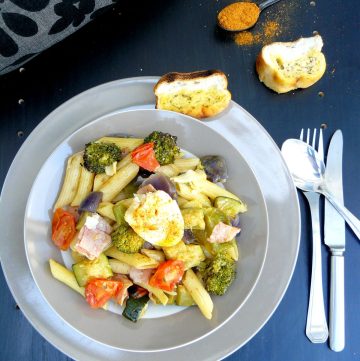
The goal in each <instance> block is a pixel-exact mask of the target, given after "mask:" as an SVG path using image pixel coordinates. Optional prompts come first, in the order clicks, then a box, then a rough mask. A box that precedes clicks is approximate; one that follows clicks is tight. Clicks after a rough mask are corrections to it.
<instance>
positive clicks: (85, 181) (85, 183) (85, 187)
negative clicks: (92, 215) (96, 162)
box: [71, 167, 95, 207]
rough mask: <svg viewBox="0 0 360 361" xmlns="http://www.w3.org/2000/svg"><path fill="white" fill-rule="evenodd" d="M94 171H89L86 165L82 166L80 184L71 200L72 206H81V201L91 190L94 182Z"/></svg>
mask: <svg viewBox="0 0 360 361" xmlns="http://www.w3.org/2000/svg"><path fill="white" fill-rule="evenodd" d="M94 176H95V175H94V173H91V172H89V171H88V170H87V169H86V168H85V167H81V172H80V178H79V186H78V189H77V191H76V194H75V197H74V199H73V200H72V202H71V206H73V207H76V206H80V203H81V202H82V201H83V200H84V199H85V198H86V197H87V195H88V194H89V193H90V192H91V189H92V188H93V183H94Z"/></svg>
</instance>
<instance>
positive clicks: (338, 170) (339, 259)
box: [324, 130, 345, 351]
mask: <svg viewBox="0 0 360 361" xmlns="http://www.w3.org/2000/svg"><path fill="white" fill-rule="evenodd" d="M342 152H343V136H342V132H341V130H337V131H336V132H335V133H334V135H333V136H332V139H331V142H330V146H329V150H328V154H327V162H326V170H325V181H326V184H327V187H328V189H329V191H330V192H332V193H333V195H334V196H335V197H336V198H337V199H338V200H339V201H340V202H341V203H342V204H344V195H343V185H342ZM324 235H325V237H324V241H325V244H326V245H327V246H328V247H329V248H330V251H331V273H330V312H329V313H330V315H329V324H330V325H329V339H330V348H331V349H332V350H333V351H342V350H343V349H344V347H345V302H344V252H345V222H344V220H343V218H342V217H341V216H340V215H339V214H338V212H337V211H336V210H335V209H334V208H333V206H332V205H331V204H330V203H329V201H327V200H325V221H324Z"/></svg>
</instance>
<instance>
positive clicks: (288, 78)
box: [256, 35, 326, 93]
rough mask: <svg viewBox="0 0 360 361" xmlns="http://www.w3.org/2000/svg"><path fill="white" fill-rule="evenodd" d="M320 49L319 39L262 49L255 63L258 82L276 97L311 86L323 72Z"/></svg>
mask: <svg viewBox="0 0 360 361" xmlns="http://www.w3.org/2000/svg"><path fill="white" fill-rule="evenodd" d="M322 47H323V41H322V38H321V36H320V35H316V36H313V37H311V38H300V39H299V40H297V41H294V42H289V43H272V44H269V45H266V46H264V47H263V49H262V50H261V52H260V54H259V55H258V57H257V59H256V70H257V72H258V74H259V79H260V81H262V82H263V83H264V84H265V85H266V86H267V87H269V88H270V89H272V90H274V91H276V92H277V93H286V92H288V91H290V90H293V89H297V88H307V87H309V86H311V85H313V84H314V83H316V82H317V81H318V80H319V79H320V78H321V77H322V76H323V74H324V72H325V69H326V61H325V56H324V54H323V53H322V52H321V49H322Z"/></svg>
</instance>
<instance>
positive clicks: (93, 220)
mask: <svg viewBox="0 0 360 361" xmlns="http://www.w3.org/2000/svg"><path fill="white" fill-rule="evenodd" d="M85 226H86V227H87V228H89V229H96V230H98V231H102V232H105V233H107V234H110V233H111V231H112V227H111V226H110V224H109V223H108V222H106V221H105V219H104V218H102V217H101V216H99V215H98V214H97V213H95V214H93V215H92V216H88V217H87V218H86V222H85Z"/></svg>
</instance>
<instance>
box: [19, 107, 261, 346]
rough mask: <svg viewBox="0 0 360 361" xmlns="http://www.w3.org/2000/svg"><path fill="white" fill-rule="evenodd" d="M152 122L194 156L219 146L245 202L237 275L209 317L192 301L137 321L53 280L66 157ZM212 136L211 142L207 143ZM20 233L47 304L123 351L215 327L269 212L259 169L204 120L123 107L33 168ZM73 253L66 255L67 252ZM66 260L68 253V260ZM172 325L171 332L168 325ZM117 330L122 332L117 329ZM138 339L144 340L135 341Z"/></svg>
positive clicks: (231, 307)
mask: <svg viewBox="0 0 360 361" xmlns="http://www.w3.org/2000/svg"><path fill="white" fill-rule="evenodd" d="M154 130H159V131H162V132H165V133H170V134H173V135H176V136H177V138H178V140H177V143H178V145H179V146H180V147H181V148H182V149H184V150H186V151H188V152H190V153H191V154H194V155H197V156H199V157H202V156H205V155H209V154H216V155H220V156H222V157H223V158H224V159H225V161H226V164H227V168H228V174H229V178H228V180H227V182H226V187H227V189H228V190H229V191H231V192H233V193H235V194H236V195H238V196H239V197H240V199H241V200H243V201H244V202H245V203H246V204H247V205H248V211H247V212H246V213H244V214H242V215H241V219H240V222H241V229H242V230H241V233H240V236H239V237H238V244H239V246H238V247H239V253H240V258H239V261H238V262H237V276H236V279H235V280H234V282H233V284H232V285H231V287H230V288H229V290H228V292H226V294H225V295H223V296H221V297H215V296H213V297H212V299H213V302H214V310H213V317H212V319H211V320H207V319H205V318H204V316H203V315H202V314H201V312H200V311H199V309H198V308H197V307H188V308H179V307H176V306H167V307H164V306H159V305H150V306H149V309H148V310H147V311H146V313H145V316H144V318H142V319H141V321H139V322H137V323H136V324H135V323H132V322H130V321H129V320H127V319H125V318H123V317H121V316H119V315H117V314H116V313H121V310H120V309H119V308H120V307H117V308H116V307H115V305H112V310H113V312H109V311H108V312H107V311H104V310H102V309H100V310H96V311H95V310H92V309H91V308H90V307H89V305H88V304H87V303H86V302H85V301H84V299H83V298H82V297H81V296H80V295H78V294H77V293H75V292H74V291H73V290H71V289H70V288H68V287H67V286H65V285H63V284H62V283H59V282H58V281H56V280H54V278H53V277H52V276H51V273H50V269H49V259H55V260H57V261H58V262H59V263H61V264H66V266H68V267H71V266H72V263H74V262H73V261H71V260H70V259H69V257H66V256H68V253H69V252H61V251H60V250H59V249H58V248H57V247H55V246H54V244H53V243H52V242H51V235H50V232H51V221H50V217H49V215H51V214H52V209H53V206H54V204H55V202H56V198H57V195H58V193H59V190H60V188H61V184H62V179H63V177H64V168H65V165H66V161H67V159H68V157H70V156H71V155H72V154H74V153H76V152H79V151H81V150H83V149H84V145H85V144H87V143H89V142H90V141H94V140H96V139H99V138H101V137H103V136H106V135H114V134H126V133H131V135H134V136H135V137H137V138H144V137H145V136H147V135H148V134H150V133H151V132H152V131H154ZM209 144H211V146H210V145H209ZM24 238H25V250H26V254H27V259H28V262H29V265H30V270H31V273H32V275H33V277H34V280H35V282H36V284H37V285H38V287H39V289H40V291H41V293H42V294H43V296H44V297H45V299H46V300H47V301H48V303H49V304H50V306H51V307H52V308H53V309H54V310H55V311H56V312H57V313H58V314H59V315H60V316H61V317H62V318H63V319H64V320H65V321H66V322H67V323H68V324H69V325H71V326H72V327H74V328H75V329H76V330H77V331H79V332H81V333H83V334H84V335H86V336H89V337H91V338H92V339H94V340H95V341H98V342H101V343H103V344H105V345H108V346H112V347H116V348H120V349H122V350H128V351H139V352H140V351H141V352H149V351H164V350H167V349H172V348H176V347H180V346H183V345H185V344H189V343H192V342H195V341H196V340H198V339H200V338H202V337H205V336H206V335H208V334H210V333H212V332H214V331H215V330H216V329H217V328H218V327H220V326H221V325H223V324H224V323H225V322H226V321H227V320H228V319H229V318H231V317H232V316H233V315H234V313H235V312H236V311H237V310H238V309H239V308H240V307H241V305H242V304H243V303H244V302H245V300H246V299H247V298H248V297H249V295H250V294H251V291H252V290H253V289H254V287H255V285H256V282H257V280H258V278H259V276H260V273H261V269H262V267H263V264H264V261H265V255H266V249H267V241H268V217H267V211H266V206H265V201H264V197H263V195H262V193H261V189H260V186H259V184H258V182H257V180H256V177H255V175H254V173H253V171H252V170H251V168H250V167H249V166H248V164H247V162H246V160H245V159H244V158H243V157H242V155H241V154H240V153H239V151H238V150H237V149H236V148H235V147H234V146H233V145H232V144H231V143H230V142H228V141H227V140H226V139H225V138H224V137H223V136H222V135H220V134H219V133H218V132H216V131H214V130H213V129H212V128H211V127H209V126H207V125H206V123H203V122H199V121H198V120H196V119H194V118H191V117H188V116H185V115H183V114H179V113H175V112H169V111H164V110H156V109H141V110H130V111H120V112H115V113H112V114H108V115H106V116H103V117H100V118H99V119H96V120H95V121H93V122H91V123H89V124H87V125H85V126H83V127H81V128H80V129H79V130H77V131H76V132H74V133H73V134H71V135H70V136H69V137H68V138H67V139H66V140H65V141H63V142H62V143H61V144H60V145H59V146H58V147H57V148H56V149H55V151H54V152H53V153H52V154H51V155H50V157H49V158H48V159H47V160H46V162H45V164H44V165H43V166H42V168H41V170H40V172H39V174H38V175H37V177H36V179H35V182H34V185H33V187H32V189H31V192H30V195H29V199H28V202H27V207H26V212H25V221H24ZM70 258H71V257H70ZM66 261H70V262H69V264H67V262H66ZM175 329H176V332H172V331H174V330H175ZM119 335H121V337H119ZM139 340H141V342H139Z"/></svg>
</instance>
